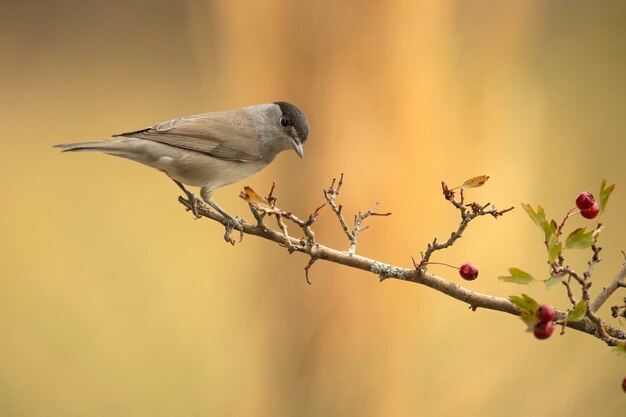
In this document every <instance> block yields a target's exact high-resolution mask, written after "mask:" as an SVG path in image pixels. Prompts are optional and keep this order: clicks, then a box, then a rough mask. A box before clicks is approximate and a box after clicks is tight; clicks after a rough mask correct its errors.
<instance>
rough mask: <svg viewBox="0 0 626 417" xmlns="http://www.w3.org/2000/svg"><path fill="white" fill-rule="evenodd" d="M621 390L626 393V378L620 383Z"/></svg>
mask: <svg viewBox="0 0 626 417" xmlns="http://www.w3.org/2000/svg"><path fill="white" fill-rule="evenodd" d="M622 389H623V390H624V392H626V378H624V380H623V381H622Z"/></svg>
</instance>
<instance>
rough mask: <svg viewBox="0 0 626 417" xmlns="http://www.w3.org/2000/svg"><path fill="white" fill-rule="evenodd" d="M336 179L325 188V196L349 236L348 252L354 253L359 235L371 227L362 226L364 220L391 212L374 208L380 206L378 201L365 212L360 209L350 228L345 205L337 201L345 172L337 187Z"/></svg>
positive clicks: (388, 214)
mask: <svg viewBox="0 0 626 417" xmlns="http://www.w3.org/2000/svg"><path fill="white" fill-rule="evenodd" d="M335 181H336V178H333V181H332V183H331V184H330V187H329V188H328V190H324V198H325V199H326V202H327V203H328V204H329V205H330V207H331V208H332V209H333V212H335V215H336V216H337V219H338V220H339V224H340V226H341V229H342V230H343V232H344V233H345V234H346V236H347V237H348V240H349V241H350V248H349V249H348V253H349V254H351V255H353V254H355V253H356V245H357V237H358V236H359V233H360V232H362V231H364V230H367V229H368V228H369V226H365V227H361V224H362V223H363V221H364V220H365V219H367V218H368V217H370V216H390V215H391V213H378V212H376V211H374V209H375V208H376V207H377V206H378V203H376V204H374V207H372V208H371V209H369V210H368V211H366V212H365V213H362V212H360V211H359V212H358V213H357V214H355V215H354V226H353V227H352V228H350V227H349V226H348V223H346V219H345V218H344V217H343V214H342V210H343V206H342V205H341V204H339V205H337V203H336V201H335V200H336V198H337V197H338V196H339V191H340V190H341V186H342V185H343V174H341V176H340V177H339V182H337V187H336V188H335Z"/></svg>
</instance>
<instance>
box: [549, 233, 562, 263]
mask: <svg viewBox="0 0 626 417" xmlns="http://www.w3.org/2000/svg"><path fill="white" fill-rule="evenodd" d="M562 250H563V244H562V243H561V242H559V240H558V238H557V236H556V233H555V234H553V235H552V236H551V238H550V240H549V241H548V261H549V262H554V261H556V258H557V257H558V256H559V253H561V251H562Z"/></svg>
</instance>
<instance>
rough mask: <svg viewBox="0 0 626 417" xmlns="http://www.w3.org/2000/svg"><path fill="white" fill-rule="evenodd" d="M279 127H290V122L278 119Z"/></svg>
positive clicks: (285, 119)
mask: <svg viewBox="0 0 626 417" xmlns="http://www.w3.org/2000/svg"><path fill="white" fill-rule="evenodd" d="M280 125H281V126H282V127H287V126H291V121H289V119H287V118H286V117H281V118H280Z"/></svg>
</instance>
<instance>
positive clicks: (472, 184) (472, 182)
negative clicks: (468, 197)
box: [461, 175, 489, 188]
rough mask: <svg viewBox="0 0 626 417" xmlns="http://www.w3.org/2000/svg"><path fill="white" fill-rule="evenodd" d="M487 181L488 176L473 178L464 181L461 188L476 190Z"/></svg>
mask: <svg viewBox="0 0 626 417" xmlns="http://www.w3.org/2000/svg"><path fill="white" fill-rule="evenodd" d="M488 179H489V176H488V175H479V176H478V177H473V178H470V179H468V180H467V181H465V182H464V183H463V184H462V185H461V188H476V187H480V186H482V185H483V184H484V183H485V182H487V180H488Z"/></svg>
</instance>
